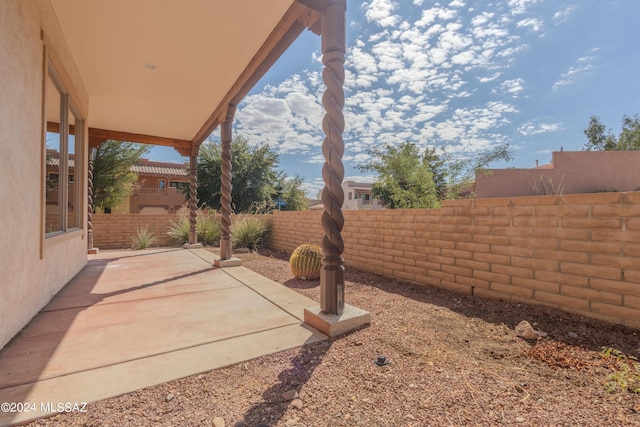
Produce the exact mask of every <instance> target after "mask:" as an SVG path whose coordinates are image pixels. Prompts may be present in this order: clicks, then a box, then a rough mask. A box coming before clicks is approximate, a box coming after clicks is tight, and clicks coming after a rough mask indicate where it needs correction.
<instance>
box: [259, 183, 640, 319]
mask: <svg viewBox="0 0 640 427" xmlns="http://www.w3.org/2000/svg"><path fill="white" fill-rule="evenodd" d="M343 213H344V217H345V226H344V230H343V233H342V235H343V237H344V241H345V250H344V258H345V262H346V265H347V267H355V268H358V269H362V270H365V271H371V272H374V273H377V274H381V275H384V276H387V277H391V278H396V279H401V280H406V281H408V282H411V283H417V284H423V285H433V286H438V287H442V288H446V289H450V290H454V291H457V292H462V293H466V294H472V295H475V296H478V297H483V298H498V299H504V300H513V301H522V302H527V303H533V304H542V305H549V306H553V307H556V308H558V309H561V310H565V311H569V312H575V313H579V314H582V315H584V316H587V317H592V318H598V319H604V320H607V321H610V322H613V323H620V324H624V325H627V326H630V327H633V328H639V329H640V192H629V193H598V194H580V195H565V196H535V197H515V198H492V199H476V200H459V201H446V202H444V203H443V207H442V208H439V209H410V210H391V209H388V210H379V211H362V210H360V211H345V212H343ZM321 215H322V212H321V211H302V212H284V211H282V212H275V213H274V214H273V235H272V238H271V241H270V244H271V246H272V247H273V248H275V249H280V250H284V251H287V252H292V251H293V250H294V249H295V248H296V247H297V246H298V245H300V244H302V243H314V244H320V242H321V239H322V235H323V232H322V229H321V227H320V218H321ZM348 277H349V272H348V269H347V278H348ZM347 302H348V301H347Z"/></svg>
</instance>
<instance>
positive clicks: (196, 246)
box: [182, 243, 202, 249]
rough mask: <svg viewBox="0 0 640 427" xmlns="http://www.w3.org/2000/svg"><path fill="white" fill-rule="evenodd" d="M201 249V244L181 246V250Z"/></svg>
mask: <svg viewBox="0 0 640 427" xmlns="http://www.w3.org/2000/svg"><path fill="white" fill-rule="evenodd" d="M200 248H202V243H185V244H184V245H182V249H200Z"/></svg>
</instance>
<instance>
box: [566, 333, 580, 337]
mask: <svg viewBox="0 0 640 427" xmlns="http://www.w3.org/2000/svg"><path fill="white" fill-rule="evenodd" d="M567 335H569V338H578V334H576V333H575V332H569V333H568V334H567Z"/></svg>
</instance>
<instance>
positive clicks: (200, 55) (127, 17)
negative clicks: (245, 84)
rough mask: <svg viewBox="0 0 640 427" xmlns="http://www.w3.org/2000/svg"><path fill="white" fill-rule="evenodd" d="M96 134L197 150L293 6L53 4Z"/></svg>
mask: <svg viewBox="0 0 640 427" xmlns="http://www.w3.org/2000/svg"><path fill="white" fill-rule="evenodd" d="M51 1H52V4H53V6H54V10H55V12H56V14H57V16H58V19H59V21H60V24H61V27H62V30H63V32H64V35H65V37H66V40H67V43H68V45H69V47H70V49H71V52H72V55H73V57H74V58H75V61H76V65H77V67H78V69H79V71H80V74H81V76H82V79H83V83H84V85H85V87H86V89H87V92H88V93H89V120H88V125H89V127H93V128H98V129H107V130H113V131H121V132H129V133H134V134H142V135H153V136H160V137H166V138H176V139H183V140H191V139H192V138H194V136H195V135H196V133H197V132H198V131H199V130H200V128H201V127H202V126H203V124H204V123H205V122H206V121H207V119H209V116H210V115H211V114H212V112H213V111H214V110H215V109H216V107H218V105H219V104H220V102H222V100H223V98H224V97H225V95H226V94H227V92H229V90H230V89H231V87H232V86H233V84H234V83H235V82H236V80H237V79H238V77H239V76H240V74H241V73H242V72H243V71H244V69H245V68H246V67H247V65H248V64H249V62H250V61H251V59H252V58H253V56H254V55H255V54H256V53H257V52H258V51H259V49H260V47H261V46H262V44H263V43H264V42H265V40H266V39H267V37H268V36H269V34H270V33H271V32H272V31H273V29H274V28H275V27H276V25H277V24H278V22H279V21H280V20H281V18H282V17H283V16H284V15H285V13H286V12H287V10H288V9H289V8H290V7H291V6H292V4H293V3H294V2H295V1H294V0H268V1H266V0H233V1H230V0H180V1H176V0H82V1H78V0H51Z"/></svg>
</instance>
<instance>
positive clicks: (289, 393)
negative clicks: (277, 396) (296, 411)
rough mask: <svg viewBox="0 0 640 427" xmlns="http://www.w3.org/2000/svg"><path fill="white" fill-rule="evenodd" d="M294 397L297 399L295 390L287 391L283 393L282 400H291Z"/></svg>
mask: <svg viewBox="0 0 640 427" xmlns="http://www.w3.org/2000/svg"><path fill="white" fill-rule="evenodd" d="M296 397H298V392H297V391H295V390H287V391H285V392H284V393H282V398H283V399H284V400H293V399H295V398H296Z"/></svg>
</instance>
